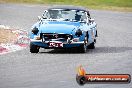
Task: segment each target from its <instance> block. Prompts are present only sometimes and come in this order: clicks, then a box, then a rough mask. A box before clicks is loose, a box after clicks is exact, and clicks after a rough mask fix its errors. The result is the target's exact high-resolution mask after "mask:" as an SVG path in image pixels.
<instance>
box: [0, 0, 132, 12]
mask: <svg viewBox="0 0 132 88" xmlns="http://www.w3.org/2000/svg"><path fill="white" fill-rule="evenodd" d="M0 2H5V3H32V4H66V5H77V6H78V5H79V6H84V7H88V8H90V9H103V10H116V11H130V12H132V0H4V1H3V0H0Z"/></svg>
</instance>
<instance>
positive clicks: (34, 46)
mask: <svg viewBox="0 0 132 88" xmlns="http://www.w3.org/2000/svg"><path fill="white" fill-rule="evenodd" d="M30 52H31V53H38V52H39V47H38V46H37V45H34V44H32V43H30Z"/></svg>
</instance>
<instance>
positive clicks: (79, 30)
mask: <svg viewBox="0 0 132 88" xmlns="http://www.w3.org/2000/svg"><path fill="white" fill-rule="evenodd" d="M75 35H76V36H78V37H80V36H81V35H82V30H81V29H78V30H77V31H76V33H75Z"/></svg>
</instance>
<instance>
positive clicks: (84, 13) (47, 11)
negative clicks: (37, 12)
mask: <svg viewBox="0 0 132 88" xmlns="http://www.w3.org/2000/svg"><path fill="white" fill-rule="evenodd" d="M49 11H61V12H62V11H71V12H76V13H75V14H73V15H76V14H77V12H81V13H82V15H81V17H82V16H83V15H84V16H85V17H84V19H81V18H80V20H75V19H64V18H63V17H62V18H55V19H54V18H51V17H48V16H47V17H46V15H48V14H49ZM69 14H70V13H69ZM69 14H68V15H69ZM70 15H72V14H70ZM61 16H62V14H61ZM42 19H43V20H49V21H50V20H53V21H54V20H55V21H61V20H62V21H74V22H87V20H88V15H87V12H86V11H83V10H74V9H48V10H45V11H44V13H43V15H42Z"/></svg>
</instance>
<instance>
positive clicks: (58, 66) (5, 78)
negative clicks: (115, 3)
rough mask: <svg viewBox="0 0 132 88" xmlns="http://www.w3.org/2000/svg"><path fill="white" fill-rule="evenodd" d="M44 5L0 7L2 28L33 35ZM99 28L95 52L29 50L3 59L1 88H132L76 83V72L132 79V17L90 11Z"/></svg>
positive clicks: (116, 13) (2, 5)
mask: <svg viewBox="0 0 132 88" xmlns="http://www.w3.org/2000/svg"><path fill="white" fill-rule="evenodd" d="M46 8H47V6H45V5H19V4H0V24H4V25H9V26H12V27H16V28H22V29H24V30H27V31H30V27H31V25H32V24H33V23H35V22H36V21H37V16H38V15H41V14H42V12H43V11H44V9H46ZM90 12H91V15H92V17H93V18H94V19H95V21H96V22H97V24H98V35H99V37H98V38H97V43H96V49H94V50H88V51H87V53H85V54H81V53H77V52H74V51H73V52H68V51H63V50H44V49H41V50H40V53H38V54H31V53H30V52H29V48H27V49H24V50H21V51H17V52H13V53H8V54H4V55H1V56H0V88H132V83H130V84H86V85H84V86H83V87H82V86H79V85H78V84H77V83H76V80H75V76H76V73H77V72H76V69H77V67H78V66H79V65H80V64H82V65H83V67H84V68H85V69H86V71H87V73H91V74H92V73H94V74H95V73H96V74H103V73H104V74H107V73H111V74H121V73H122V74H125V73H127V74H130V75H132V13H127V12H112V11H99V10H90Z"/></svg>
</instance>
